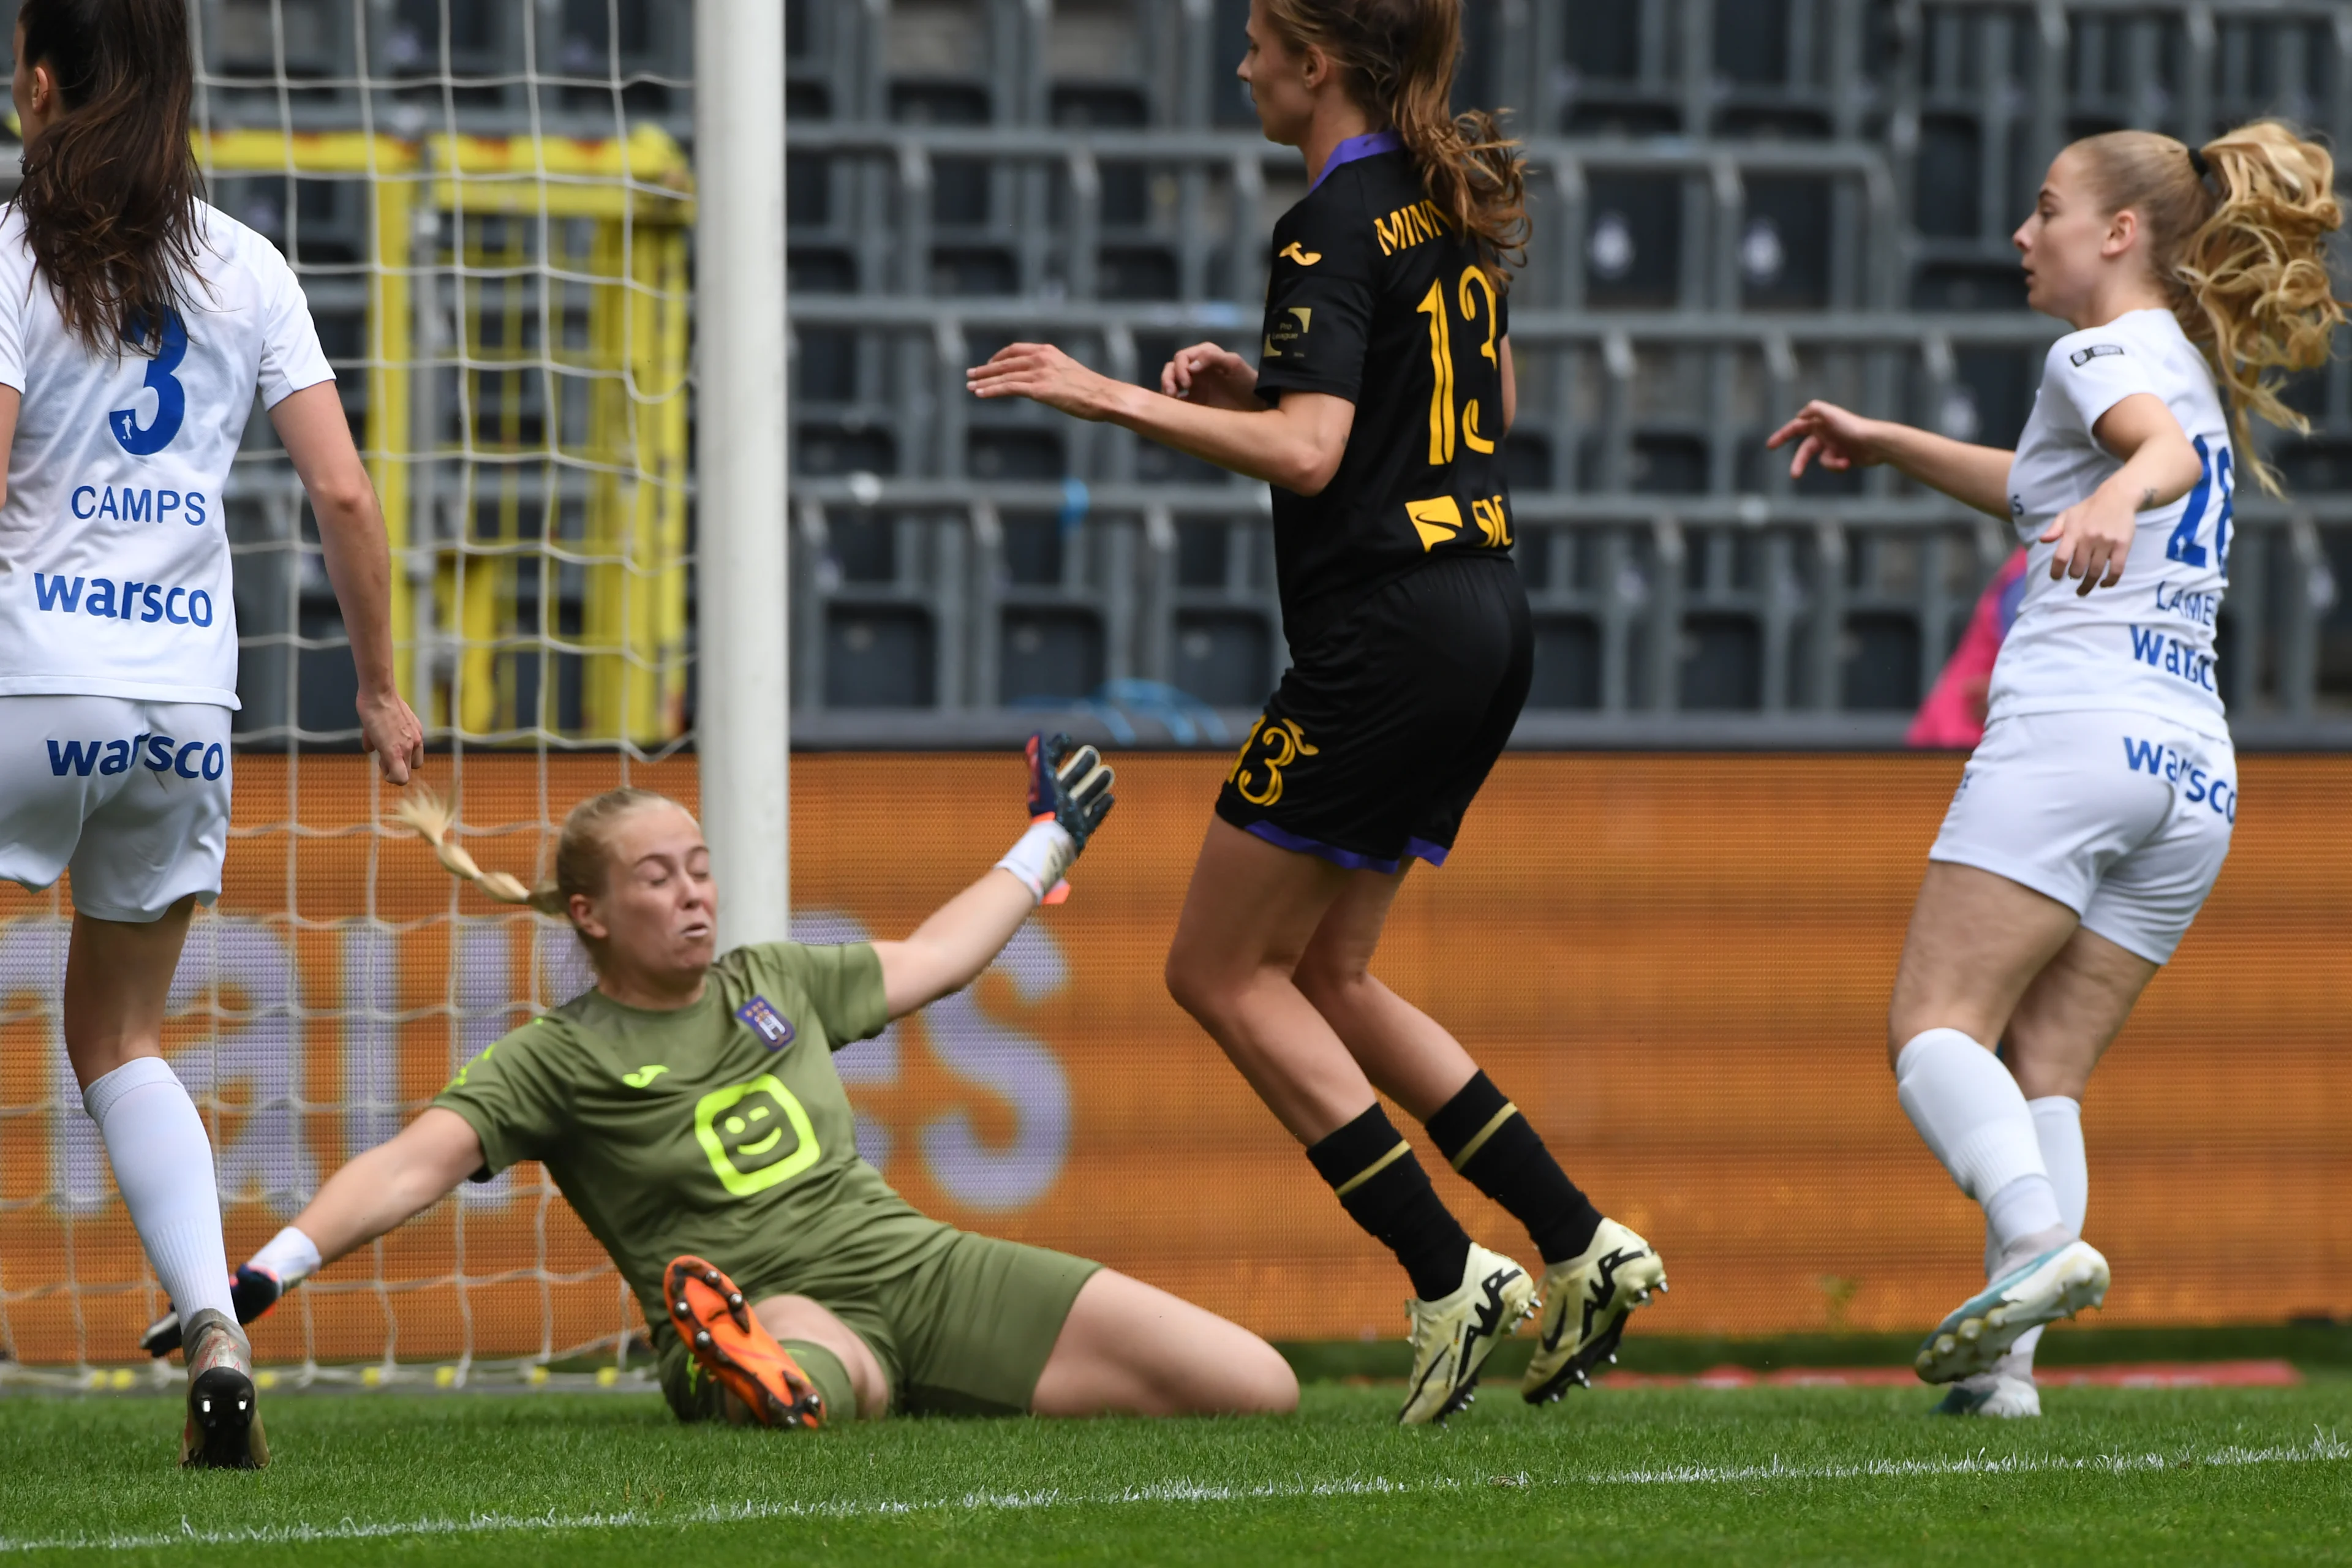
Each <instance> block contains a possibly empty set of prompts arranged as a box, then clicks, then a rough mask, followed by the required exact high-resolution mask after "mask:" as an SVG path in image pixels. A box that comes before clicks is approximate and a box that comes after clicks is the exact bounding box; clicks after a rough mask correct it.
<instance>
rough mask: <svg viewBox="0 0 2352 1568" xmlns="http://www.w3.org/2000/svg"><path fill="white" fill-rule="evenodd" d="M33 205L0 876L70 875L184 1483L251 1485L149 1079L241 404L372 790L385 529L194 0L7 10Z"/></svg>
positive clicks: (195, 821)
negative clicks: (320, 562)
mask: <svg viewBox="0 0 2352 1568" xmlns="http://www.w3.org/2000/svg"><path fill="white" fill-rule="evenodd" d="M193 92H194V79H193V69H192V65H191V62H190V59H189V55H188V17H187V11H186V7H185V4H184V0H25V3H24V5H22V6H21V7H20V8H19V10H18V12H17V17H16V72H15V79H14V81H13V83H12V93H13V96H14V98H15V100H16V113H17V116H18V120H19V122H20V123H21V124H22V126H23V129H24V144H25V180H24V184H23V185H22V187H21V188H20V189H19V191H18V194H17V195H16V200H15V201H14V202H13V203H12V204H11V205H9V206H8V207H7V208H6V209H5V213H0V461H5V489H0V877H6V878H8V879H12V880H14V881H16V882H19V883H22V884H24V885H25V886H26V887H28V888H46V887H47V886H49V885H50V884H52V883H54V882H55V881H56V880H57V879H58V875H59V874H60V873H61V872H64V871H66V870H68V869H70V870H71V871H72V873H73V880H72V888H73V905H74V924H73V935H72V939H71V945H70V947H69V949H68V956H67V960H66V976H65V997H64V1025H65V1039H66V1051H67V1054H68V1057H69V1058H71V1060H72V1063H73V1068H74V1074H75V1077H76V1078H77V1079H79V1081H80V1083H81V1086H82V1103H83V1106H84V1108H85V1109H86V1110H88V1111H89V1115H90V1117H91V1119H92V1120H93V1121H96V1122H97V1123H98V1126H99V1131H100V1137H101V1138H102V1140H103V1141H104V1142H105V1144H106V1151H107V1158H108V1160H109V1161H110V1163H111V1164H112V1166H113V1168H114V1176H115V1183H116V1185H117V1186H118V1187H120V1188H121V1193H122V1198H123V1204H124V1205H125V1206H126V1207H127V1208H128V1209H129V1210H130V1212H131V1222H132V1224H133V1225H134V1226H136V1227H137V1229H138V1232H139V1239H140V1242H141V1244H142V1246H143V1247H144V1248H145V1249H146V1253H147V1258H148V1261H149V1262H150V1263H151V1264H152V1265H153V1267H154V1269H155V1276H156V1278H157V1279H158V1280H160V1281H161V1282H162V1284H163V1289H165V1291H166V1292H167V1293H169V1295H170V1296H171V1298H172V1304H173V1307H174V1308H175V1309H176V1310H178V1311H179V1313H180V1315H181V1316H182V1318H183V1319H184V1321H188V1323H189V1325H190V1331H189V1332H188V1333H187V1334H186V1336H185V1346H186V1356H187V1365H188V1373H189V1382H188V1418H187V1425H186V1426H185V1428H184V1433H183V1437H182V1444H181V1460H182V1462H183V1463H184V1464H193V1465H210V1466H234V1467H252V1466H257V1465H259V1464H262V1463H265V1462H267V1460H268V1446H267V1443H266V1442H265V1440H264V1438H263V1436H262V1428H261V1421H260V1416H259V1414H258V1411H257V1408H256V1405H255V1400H254V1387H253V1382H252V1378H251V1375H250V1373H251V1366H250V1352H249V1350H248V1348H247V1343H246V1341H245V1337H244V1335H243V1333H242V1331H239V1330H238V1328H237V1326H236V1314H235V1311H234V1310H233V1309H232V1304H231V1285H230V1280H229V1274H228V1266H227V1260H226V1253H225V1251H224V1249H223V1247H222V1241H221V1219H220V1199H219V1194H218V1191H217V1189H216V1186H215V1173H214V1166H213V1154H212V1146H211V1144H210V1142H208V1141H207V1139H206V1137H205V1128H204V1123H203V1121H201V1120H200V1119H199V1118H198V1116H197V1113H196V1108H195V1106H194V1102H192V1101H191V1100H189V1098H188V1093H187V1090H186V1089H184V1088H183V1087H182V1086H181V1084H180V1081H179V1079H177V1078H176V1077H175V1076H174V1075H173V1072H172V1069H171V1068H170V1067H169V1066H168V1065H167V1064H166V1063H165V1062H164V1060H163V1037H162V1034H163V1006H164V1002H165V998H166V994H167V993H168V992H169V990H170V987H171V983H172V975H173V970H174V969H175V968H176V967H177V965H178V963H179V957H180V949H181V945H182V943H183V942H184V940H185V939H186V936H187V931H188V921H189V918H190V916H191V914H192V912H193V910H194V905H196V904H197V903H200V902H201V903H210V902H212V901H213V900H214V899H215V898H216V897H217V896H218V895H219V892H220V885H221V881H220V879H221V858H222V853H223V850H224V849H225V848H226V840H227V837H228V822H229V773H230V767H229V722H230V721H229V715H230V713H231V712H232V711H233V710H235V709H236V705H237V700H236V607H235V598H234V595H233V593H232V584H231V581H230V573H229V550H228V541H227V538H226V534H225V533H224V532H223V528H224V525H225V523H226V508H225V506H224V504H223V500H222V489H223V487H224V486H225V484H226V481H227V479H228V477H229V467H230V462H231V460H232V459H233V458H235V456H236V448H237V445H238V441H239V439H240V437H242V435H243V432H244V429H245V426H246V422H247V418H248V416H250V414H251V412H252V408H253V400H254V394H255V392H256V391H257V390H258V391H259V393H260V395H261V397H262V400H263V402H264V403H265V404H266V405H268V410H269V416H270V420H271V423H272V424H273V425H275V426H276V427H277V430H278V437H279V439H280V440H281V441H283V442H284V443H285V447H286V450H287V454H288V456H289V458H292V460H293V464H294V468H295V470H296V472H297V473H299V475H300V477H301V479H302V483H303V487H304V489H307V490H308V491H309V493H310V504H311V508H312V510H313V511H314V512H315V513H316V514H317V517H318V523H319V538H320V545H321V548H322V552H323V553H324V555H325V558H326V567H327V574H328V576H329V578H330V579H331V581H332V583H333V584H334V587H335V594H336V597H337V599H338V600H339V601H340V603H341V606H342V614H343V623H344V626H345V627H346V628H347V630H348V631H349V634H350V637H351V645H352V658H353V659H354V660H355V661H356V662H357V664H358V667H359V691H360V696H359V720H360V730H361V734H362V741H363V743H364V744H365V746H366V747H367V749H368V750H369V751H371V752H374V753H375V754H376V756H377V758H378V760H379V762H380V763H381V765H382V767H383V772H384V774H385V776H386V777H387V778H389V779H391V780H392V781H393V782H394V783H404V782H405V781H406V779H407V777H408V773H409V770H410V769H411V768H412V767H414V766H415V765H416V764H417V763H419V762H420V761H421V760H422V754H423V733H422V731H420V730H419V728H418V726H417V722H416V717H415V714H413V713H411V712H410V711H409V710H408V706H407V704H406V703H404V702H403V701H402V700H401V699H400V694H399V692H398V691H397V690H396V689H394V684H393V667H392V630H391V595H390V583H391V563H390V558H389V553H388V552H387V550H386V546H385V539H384V530H383V515H382V513H381V512H380V511H379V510H378V508H377V504H376V499H375V491H374V489H373V485H372V484H371V483H370V481H369V479H368V475H367V470H366V469H365V468H363V467H362V465H361V463H360V460H359V456H358V454H357V452H356V451H354V449H353V448H352V437H351V428H350V426H349V425H348V424H347V423H346V422H345V420H344V416H343V410H342V405H341V402H340V401H339V400H338V398H337V396H336V393H335V382H334V372H333V371H332V370H331V369H330V368H329V367H328V364H327V361H326V358H325V356H324V355H323V354H322V353H320V348H319V336H318V332H317V331H316V330H315V329H314V328H313V326H312V325H311V321H310V310H309V308H308V306H307V305H306V303H305V302H304V300H303V296H302V290H301V288H300V286H299V284H298V283H297V282H296V281H295V279H294V275H293V272H292V271H291V269H290V268H288V266H287V264H286V262H285V259H284V258H281V257H280V256H279V255H278V253H277V252H276V251H275V250H273V249H272V248H271V247H269V245H268V242H267V241H265V240H263V239H262V238H261V237H259V236H257V235H256V234H255V233H253V231H251V230H250V229H248V228H247V227H245V226H243V225H242V224H239V223H236V221H234V220H233V219H231V218H229V217H227V216H225V215H223V214H221V213H218V212H215V210H213V209H212V208H211V207H209V206H207V205H205V204H204V202H203V201H202V200H201V191H202V182H201V179H200V177H199V175H198V174H197V171H196V167H195V162H194V155H193V153H192V152H191V149H190V142H189V139H188V109H189V102H190V100H191V98H192V96H193Z"/></svg>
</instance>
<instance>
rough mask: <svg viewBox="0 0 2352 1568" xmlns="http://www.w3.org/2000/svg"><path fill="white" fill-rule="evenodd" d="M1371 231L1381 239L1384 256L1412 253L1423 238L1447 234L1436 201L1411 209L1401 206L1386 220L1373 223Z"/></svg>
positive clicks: (1423, 203)
mask: <svg viewBox="0 0 2352 1568" xmlns="http://www.w3.org/2000/svg"><path fill="white" fill-rule="evenodd" d="M1372 232H1373V233H1374V234H1375V235H1378V236H1379V237H1380V241H1381V255H1382V256H1391V255H1393V254H1395V253H1396V252H1397V251H1400V250H1411V249H1412V247H1414V246H1416V245H1419V244H1420V243H1421V242H1422V241H1423V240H1424V239H1435V238H1436V237H1438V236H1439V235H1441V234H1443V233H1444V232H1445V219H1444V216H1441V215H1440V214H1439V212H1438V210H1437V205H1436V204H1435V203H1433V202H1415V203H1413V204H1412V205H1411V206H1409V207H1399V208H1397V210H1396V211H1394V212H1392V213H1391V214H1389V216H1386V217H1376V218H1374V219H1373V220H1372Z"/></svg>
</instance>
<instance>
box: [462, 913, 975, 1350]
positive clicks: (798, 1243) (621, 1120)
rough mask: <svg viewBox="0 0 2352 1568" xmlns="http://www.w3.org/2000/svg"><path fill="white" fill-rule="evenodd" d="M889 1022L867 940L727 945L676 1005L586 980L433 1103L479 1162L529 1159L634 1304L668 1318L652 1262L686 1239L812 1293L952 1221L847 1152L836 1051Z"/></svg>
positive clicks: (488, 1169)
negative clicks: (590, 985) (629, 999)
mask: <svg viewBox="0 0 2352 1568" xmlns="http://www.w3.org/2000/svg"><path fill="white" fill-rule="evenodd" d="M887 1022H889V1014H888V1011H887V1007H886V1005H885V1003H884V1000H883V992H882V963H881V960H880V959H879V958H878V957H877V956H876V954H875V952H874V949H873V948H872V947H871V946H869V945H867V944H866V943H864V942H857V943H853V944H850V945H847V946H841V947H803V946H802V945H801V944H799V943H797V942H774V943H769V944H765V945H761V946H752V947H740V948H737V949H736V950H735V951H733V952H730V953H728V954H726V955H725V956H723V957H722V958H720V959H719V962H718V963H715V964H713V965H712V966H711V970H710V980H709V985H708V986H707V987H705V989H704V991H703V994H702V999H701V1000H700V1001H698V1002H697V1003H695V1004H694V1005H692V1006H690V1007H682V1008H679V1009H677V1011H675V1012H668V1013H654V1012H646V1011H645V1010H644V1009H642V1008H636V1007H626V1006H623V1005H621V1004H619V1003H617V1002H614V1000H612V999H611V998H610V997H608V996H606V995H604V994H603V993H602V992H599V991H590V992H588V993H586V994H584V995H581V996H575V997H573V998H572V1000H571V1001H569V1002H566V1003H565V1004H564V1005H562V1006H561V1007H558V1008H556V1009H555V1010H554V1011H553V1012H551V1013H548V1014H545V1015H542V1016H540V1017H538V1018H535V1019H533V1020H532V1021H531V1022H530V1023H529V1024H526V1025H524V1026H522V1027H521V1028H520V1029H517V1030H515V1031H514V1032H513V1033H512V1034H509V1035H508V1036H507V1037H505V1038H504V1039H501V1040H499V1041H498V1042H497V1043H496V1044H494V1045H492V1046H491V1047H489V1048H488V1049H487V1050H485V1051H483V1052H482V1054H481V1055H479V1056H478V1057H476V1058H474V1059H473V1060H472V1061H470V1062H468V1063H467V1064H466V1066H465V1068H463V1069H462V1070H461V1071H460V1072H459V1073H458V1074H457V1077H456V1079H452V1080H451V1082H450V1084H449V1086H448V1087H447V1088H446V1089H443V1090H442V1091H441V1093H440V1095H439V1096H438V1097H437V1098H436V1100H434V1102H433V1103H435V1104H436V1105H438V1106H441V1107H442V1108H443V1109H445V1110H454V1111H456V1112H457V1114H458V1115H460V1116H462V1117H464V1118H465V1119H466V1121H467V1123H468V1124H470V1125H471V1126H472V1127H473V1129H474V1131H475V1132H476V1133H477V1134H478V1136H479V1137H480V1138H481V1141H482V1161H483V1169H482V1170H481V1171H479V1172H478V1173H476V1177H475V1179H476V1180H478V1181H480V1180H487V1179H488V1177H489V1176H490V1175H491V1174H492V1173H496V1172H498V1171H500V1170H503V1169H504V1168H506V1167H507V1166H509V1165H511V1164H513V1163H515V1162H516V1161H518V1160H539V1161H542V1162H544V1163H545V1164H546V1166H547V1169H548V1173H549V1174H550V1175H551V1176H553V1177H554V1178H555V1184H556V1185H557V1187H559V1188H560V1189H562V1193H563V1195H564V1197H565V1198H567V1199H569V1200H570V1202H571V1204H572V1209H573V1210H574V1211H575V1212H577V1213H578V1215H580V1218H581V1220H582V1222H583V1224H585V1225H586V1226H587V1227H588V1230H589V1232H590V1234H592V1235H593V1236H594V1237H595V1238H596V1239H597V1240H598V1241H600V1242H602V1243H603V1244H604V1250H605V1251H607V1252H609V1253H610V1254H612V1257H613V1261H614V1264H615V1265H616V1266H618V1268H620V1270H621V1274H622V1277H623V1278H625V1279H627V1280H628V1282H629V1284H630V1286H631V1288H632V1289H635V1291H636V1293H637V1300H638V1301H639V1302H640V1303H641V1304H642V1305H643V1307H644V1308H645V1313H646V1321H647V1322H649V1323H653V1324H656V1325H659V1324H664V1323H667V1321H668V1320H667V1313H666V1310H665V1309H664V1307H663V1304H662V1288H661V1287H662V1270H663V1268H666V1267H667V1265H668V1263H669V1261H670V1260H671V1259H672V1258H677V1257H678V1256H679V1255H681V1254H684V1253H693V1254H695V1255H697V1256H698V1257H701V1258H708V1259H709V1261H711V1262H713V1263H715V1264H717V1265H718V1266H719V1268H723V1269H725V1270H726V1271H727V1272H728V1273H729V1274H730V1275H731V1276H732V1277H733V1278H734V1279H735V1282H736V1283H737V1284H738V1285H739V1286H740V1287H741V1288H742V1289H744V1290H745V1291H746V1292H747V1293H748V1294H750V1295H751V1298H752V1299H753V1300H758V1299H759V1298H761V1297H762V1296H771V1295H776V1294H779V1293H782V1292H786V1291H790V1292H794V1293H798V1294H803V1295H811V1296H815V1297H818V1298H820V1299H823V1298H824V1297H826V1296H829V1295H831V1294H833V1293H835V1291H837V1290H843V1289H856V1288H859V1287H862V1286H864V1285H866V1284H868V1283H870V1282H871V1281H872V1280H874V1279H883V1278H887V1277H889V1276H891V1275H894V1274H898V1273H901V1272H903V1271H905V1270H906V1269H908V1268H912V1267H914V1266H915V1265H917V1264H919V1263H921V1262H924V1261H926V1260H927V1259H929V1258H931V1257H933V1256H935V1255H937V1254H938V1253H940V1252H942V1251H945V1250H946V1249H947V1247H949V1246H950V1243H951V1242H952V1240H953V1238H954V1236H955V1232H954V1231H953V1230H952V1229H950V1227H949V1226H945V1225H942V1224H940V1222H938V1221H936V1220H933V1219H930V1218H929V1217H928V1216H926V1215H923V1214H921V1213H920V1212H919V1211H918V1210H917V1209H916V1208H915V1207H914V1206H913V1205H910V1204H908V1202H907V1201H906V1200H905V1199H904V1198H902V1197H900V1196H899V1195H898V1193H897V1192H895V1191H893V1190H892V1188H891V1186H890V1184H888V1183H887V1182H885V1181H884V1180H883V1179H882V1174H881V1173H880V1172H878V1171H877V1170H876V1169H875V1168H874V1167H873V1166H871V1165H869V1164H867V1163H866V1162H865V1161H864V1160H862V1159H860V1158H858V1154H857V1144H856V1138H855V1136H854V1133H855V1128H856V1116H855V1113H854V1112H853V1111H852V1110H851V1109H850V1104H849V1096H848V1095H847V1093H846V1092H845V1090H844V1089H842V1086H841V1078H840V1076H839V1075H838V1074H837V1073H835V1071H834V1067H833V1052H835V1050H838V1049H839V1048H840V1047H843V1046H845V1045H848V1044H850V1043H852V1042H854V1041H856V1040H862V1039H866V1038H867V1037H871V1036H873V1035H876V1034H878V1033H880V1032H881V1030H882V1027H883V1026H884V1025H885V1024H887Z"/></svg>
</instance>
